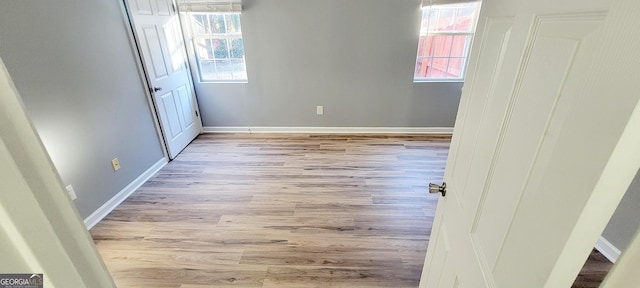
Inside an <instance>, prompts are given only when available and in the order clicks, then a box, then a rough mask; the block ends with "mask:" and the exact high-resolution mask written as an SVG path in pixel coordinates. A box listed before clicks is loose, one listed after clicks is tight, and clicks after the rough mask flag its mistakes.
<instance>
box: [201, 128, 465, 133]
mask: <svg viewBox="0 0 640 288" xmlns="http://www.w3.org/2000/svg"><path fill="white" fill-rule="evenodd" d="M202 131H203V132H204V133H326V134H445V135H450V134H453V128H452V127H248V126H240V127H214V126H209V127H202Z"/></svg>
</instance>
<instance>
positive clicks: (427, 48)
mask: <svg viewBox="0 0 640 288" xmlns="http://www.w3.org/2000/svg"><path fill="white" fill-rule="evenodd" d="M432 47H433V36H420V40H419V42H418V57H422V56H431V54H432Z"/></svg>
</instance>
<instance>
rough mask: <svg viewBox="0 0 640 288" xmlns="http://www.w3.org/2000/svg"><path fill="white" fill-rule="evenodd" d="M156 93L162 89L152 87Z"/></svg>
mask: <svg viewBox="0 0 640 288" xmlns="http://www.w3.org/2000/svg"><path fill="white" fill-rule="evenodd" d="M158 91H162V88H160V87H153V92H158Z"/></svg>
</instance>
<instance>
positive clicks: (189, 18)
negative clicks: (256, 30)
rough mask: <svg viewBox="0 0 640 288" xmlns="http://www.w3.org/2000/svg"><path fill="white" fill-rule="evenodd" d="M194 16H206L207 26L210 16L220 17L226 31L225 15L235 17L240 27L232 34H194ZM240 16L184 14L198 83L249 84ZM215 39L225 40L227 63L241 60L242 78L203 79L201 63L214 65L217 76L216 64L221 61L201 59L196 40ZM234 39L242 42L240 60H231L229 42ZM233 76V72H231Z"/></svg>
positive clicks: (229, 13)
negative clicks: (187, 24) (242, 67)
mask: <svg viewBox="0 0 640 288" xmlns="http://www.w3.org/2000/svg"><path fill="white" fill-rule="evenodd" d="M194 15H206V16H207V21H208V22H209V25H211V20H210V19H211V18H209V17H210V16H211V15H219V16H222V19H223V21H224V25H225V30H227V27H228V25H227V23H228V22H227V17H225V16H226V15H237V17H238V19H239V21H240V22H239V26H240V31H239V32H234V33H229V32H225V33H206V34H200V33H196V32H195V31H194V27H193V21H194V20H193V18H192V17H193V16H194ZM241 15H242V13H240V12H195V11H188V12H186V18H187V22H188V23H189V35H190V37H191V45H192V47H193V55H194V60H195V64H196V65H195V66H197V68H196V69H197V71H196V72H197V74H198V81H199V82H200V83H248V82H249V75H248V73H247V61H246V54H245V53H244V36H243V34H242V19H241ZM217 39H224V40H226V45H227V49H226V50H227V56H228V58H226V59H227V60H228V61H233V60H236V61H237V60H242V64H243V66H244V77H243V78H237V79H205V78H204V77H203V68H202V63H203V62H209V61H210V62H213V63H214V65H216V66H215V67H216V75H218V70H217V63H218V62H219V61H221V60H222V59H218V58H215V56H214V58H212V59H202V58H201V57H200V55H199V53H198V48H197V47H198V46H197V43H198V40H205V41H206V40H210V41H214V40H217ZM235 39H240V41H242V47H243V55H242V58H233V57H231V53H232V52H231V47H232V46H231V41H232V40H235ZM232 74H233V72H232Z"/></svg>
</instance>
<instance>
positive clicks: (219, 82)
mask: <svg viewBox="0 0 640 288" xmlns="http://www.w3.org/2000/svg"><path fill="white" fill-rule="evenodd" d="M198 83H200V84H247V83H249V81H247V80H240V81H233V80H229V81H198Z"/></svg>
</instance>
